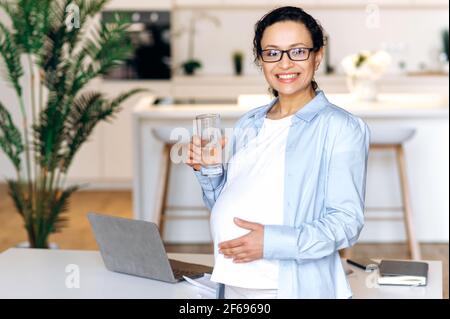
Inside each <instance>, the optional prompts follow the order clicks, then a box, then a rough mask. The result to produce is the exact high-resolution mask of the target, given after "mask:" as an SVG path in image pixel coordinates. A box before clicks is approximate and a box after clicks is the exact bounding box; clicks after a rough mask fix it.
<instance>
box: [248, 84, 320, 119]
mask: <svg viewBox="0 0 450 319" xmlns="http://www.w3.org/2000/svg"><path fill="white" fill-rule="evenodd" d="M277 101H278V97H276V98H274V99H273V100H272V101H271V102H270V103H269V104H267V105H266V106H265V107H263V108H262V109H261V110H260V111H259V112H257V113H256V114H255V115H254V116H255V119H259V118H263V117H266V114H267V112H268V111H269V110H270V109H271V107H272V106H273V105H275V103H277ZM328 103H329V102H328V100H327V98H326V97H325V94H324V93H323V91H317V92H316V96H315V97H314V98H313V99H312V100H311V101H309V102H308V103H306V104H305V105H304V106H303V107H302V108H301V109H300V110H298V111H297V112H296V113H295V116H294V117H293V118H292V123H295V122H297V121H298V120H304V121H306V122H310V121H312V119H314V117H315V116H316V115H317V114H318V113H319V112H320V111H321V110H322V109H323V108H324V107H325V106H326V105H327V104H328Z"/></svg>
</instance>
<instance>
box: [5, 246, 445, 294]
mask: <svg viewBox="0 0 450 319" xmlns="http://www.w3.org/2000/svg"><path fill="white" fill-rule="evenodd" d="M169 257H170V258H172V259H178V260H181V261H187V262H193V263H201V264H205V265H210V266H212V265H213V256H212V255H204V254H169ZM427 262H428V263H429V278H428V279H429V282H428V285H427V286H426V287H397V286H382V287H376V285H375V282H376V275H374V274H370V273H366V272H364V271H363V270H360V269H358V268H355V267H353V266H348V264H345V265H346V267H349V268H351V269H352V270H353V271H354V272H353V273H352V274H350V275H349V276H348V279H349V282H350V285H351V287H352V290H353V293H354V298H389V299H396V298H442V264H441V262H440V261H427ZM71 265H76V266H77V268H78V270H79V278H80V281H79V288H68V287H67V285H66V281H68V279H70V278H72V277H71V275H73V274H74V268H71V267H72V266H71ZM2 298H164V299H170V298H177V299H188V298H199V295H198V293H197V288H195V287H194V286H192V285H190V284H188V283H186V282H180V283H177V284H169V283H164V282H160V281H155V280H150V279H146V278H139V277H134V276H130V275H125V274H119V273H115V272H111V271H108V270H107V269H106V268H105V267H104V264H103V261H102V258H101V256H100V253H99V252H98V251H77V250H45V249H25V248H11V249H8V250H7V251H5V252H3V253H2V254H0V299H2Z"/></svg>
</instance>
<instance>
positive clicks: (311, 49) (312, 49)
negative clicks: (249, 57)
mask: <svg viewBox="0 0 450 319" xmlns="http://www.w3.org/2000/svg"><path fill="white" fill-rule="evenodd" d="M294 49H304V50H308V56H307V57H306V59H303V60H294V59H292V58H291V55H290V54H289V51H291V50H294ZM271 50H272V51H279V52H281V55H280V58H279V59H278V60H276V61H265V60H264V58H263V52H264V51H271ZM311 51H318V48H316V47H312V48H303V47H298V48H290V49H288V50H279V49H266V50H261V54H260V56H261V60H263V62H266V63H276V62H280V61H281V60H282V59H283V55H284V54H285V53H286V54H287V56H288V58H289V60H291V61H294V62H300V61H306V60H308V59H309V57H310V56H311Z"/></svg>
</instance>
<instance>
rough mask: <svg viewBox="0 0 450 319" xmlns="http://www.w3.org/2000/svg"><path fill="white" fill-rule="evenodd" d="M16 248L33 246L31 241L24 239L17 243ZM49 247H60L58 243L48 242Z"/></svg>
mask: <svg viewBox="0 0 450 319" xmlns="http://www.w3.org/2000/svg"><path fill="white" fill-rule="evenodd" d="M16 248H31V247H30V242H28V241H23V242H21V243H18V244H17V245H16ZM48 249H59V246H58V244H57V243H49V244H48Z"/></svg>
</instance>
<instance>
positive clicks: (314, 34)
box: [253, 6, 325, 96]
mask: <svg viewBox="0 0 450 319" xmlns="http://www.w3.org/2000/svg"><path fill="white" fill-rule="evenodd" d="M282 21H294V22H298V23H301V24H303V25H304V26H305V27H306V28H307V29H308V31H309V33H310V34H311V38H312V41H313V47H314V50H313V51H314V52H317V51H319V50H320V48H322V47H323V46H325V39H324V32H323V29H322V26H321V25H320V23H319V22H318V21H317V20H316V19H314V18H313V17H312V16H311V15H309V14H308V13H306V12H305V11H303V9H301V8H297V7H291V6H286V7H280V8H277V9H274V10H272V11H270V12H269V13H267V14H266V15H264V16H263V17H262V18H261V19H260V20H259V21H258V22H257V23H256V24H255V36H254V38H253V54H254V56H255V60H254V62H255V64H256V65H257V66H260V64H259V58H260V57H261V53H262V48H261V39H262V37H263V34H264V31H265V30H266V28H267V27H269V26H271V25H272V24H275V23H277V22H282ZM311 85H312V87H313V89H314V90H317V88H318V87H319V86H318V85H317V82H316V81H315V80H314V79H313V80H312V82H311ZM269 91H270V93H271V94H273V95H274V96H278V92H277V91H276V90H275V89H273V88H269Z"/></svg>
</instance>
